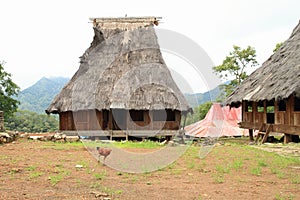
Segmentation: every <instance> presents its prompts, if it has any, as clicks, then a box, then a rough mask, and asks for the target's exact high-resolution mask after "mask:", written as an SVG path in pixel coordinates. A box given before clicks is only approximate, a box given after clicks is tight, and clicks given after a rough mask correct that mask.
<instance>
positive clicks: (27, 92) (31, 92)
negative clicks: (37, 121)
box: [17, 77, 69, 113]
mask: <svg viewBox="0 0 300 200" xmlns="http://www.w3.org/2000/svg"><path fill="white" fill-rule="evenodd" d="M68 81H69V78H64V77H53V78H46V77H43V78H41V79H40V80H39V81H38V82H36V83H35V84H34V85H32V86H31V87H28V88H26V89H24V90H22V91H21V92H20V93H19V96H18V98H17V99H18V100H19V101H20V103H21V104H20V105H19V110H30V111H33V112H36V113H45V109H46V108H47V107H48V106H49V104H50V103H51V101H52V100H53V98H54V97H55V96H56V95H57V94H58V93H59V92H60V90H61V89H62V87H63V86H64V85H65V84H66V83H67V82H68Z"/></svg>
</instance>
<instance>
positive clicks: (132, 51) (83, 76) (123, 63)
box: [46, 17, 190, 113]
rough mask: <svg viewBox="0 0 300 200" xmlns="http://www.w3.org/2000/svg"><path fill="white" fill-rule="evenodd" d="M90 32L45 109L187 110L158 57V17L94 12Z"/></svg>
mask: <svg viewBox="0 0 300 200" xmlns="http://www.w3.org/2000/svg"><path fill="white" fill-rule="evenodd" d="M91 20H92V22H93V24H94V32H95V36H94V39H93V42H92V43H91V46H90V47H89V48H88V49H87V50H86V52H85V53H84V54H83V55H82V56H81V57H80V59H81V60H80V63H81V64H80V67H79V69H78V71H77V72H76V73H75V75H74V76H73V77H72V79H71V80H70V81H69V82H68V83H67V84H66V86H65V87H64V88H63V89H62V90H61V92H60V93H59V94H58V95H57V96H56V97H55V98H54V100H53V101H52V103H51V105H50V106H49V107H48V108H47V110H46V112H47V113H58V112H65V111H78V110H87V109H98V110H102V109H111V108H114V109H135V110H156V109H173V110H175V109H176V110H180V111H189V110H190V107H189V106H188V103H187V101H186V100H185V98H184V96H183V94H182V93H181V92H180V90H179V89H178V87H177V85H176V84H175V82H174V80H173V79H172V76H171V74H170V72H169V70H168V68H167V66H166V64H165V62H164V60H163V58H162V55H161V52H160V49H159V45H158V41H157V36H156V34H155V30H154V27H153V24H156V25H157V23H158V21H157V20H158V18H155V17H146V18H93V19H91Z"/></svg>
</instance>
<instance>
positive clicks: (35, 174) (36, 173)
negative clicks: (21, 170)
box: [29, 172, 44, 179]
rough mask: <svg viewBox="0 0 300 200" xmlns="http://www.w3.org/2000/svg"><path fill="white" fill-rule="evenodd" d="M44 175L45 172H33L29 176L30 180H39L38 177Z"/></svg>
mask: <svg viewBox="0 0 300 200" xmlns="http://www.w3.org/2000/svg"><path fill="white" fill-rule="evenodd" d="M42 175H44V173H43V172H32V173H30V174H29V178H30V179H34V178H38V177H40V176H42Z"/></svg>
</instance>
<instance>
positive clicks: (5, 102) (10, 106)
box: [0, 62, 20, 117]
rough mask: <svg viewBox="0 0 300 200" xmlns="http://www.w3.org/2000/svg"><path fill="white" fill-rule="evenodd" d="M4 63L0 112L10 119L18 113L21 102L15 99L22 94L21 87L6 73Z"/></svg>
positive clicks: (1, 65)
mask: <svg viewBox="0 0 300 200" xmlns="http://www.w3.org/2000/svg"><path fill="white" fill-rule="evenodd" d="M3 65H4V62H0V110H2V111H4V115H5V117H10V116H12V114H13V113H14V112H16V111H17V108H18V105H19V101H17V100H15V99H14V98H13V97H14V96H17V95H18V93H19V92H20V88H19V86H17V84H15V83H14V82H13V81H12V79H11V74H10V73H7V72H5V71H4V68H3Z"/></svg>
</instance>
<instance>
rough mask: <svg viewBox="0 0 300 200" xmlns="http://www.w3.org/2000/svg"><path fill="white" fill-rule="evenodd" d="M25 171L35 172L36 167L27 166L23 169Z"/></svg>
mask: <svg viewBox="0 0 300 200" xmlns="http://www.w3.org/2000/svg"><path fill="white" fill-rule="evenodd" d="M25 170H26V171H35V170H36V166H29V167H26V168H25Z"/></svg>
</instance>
